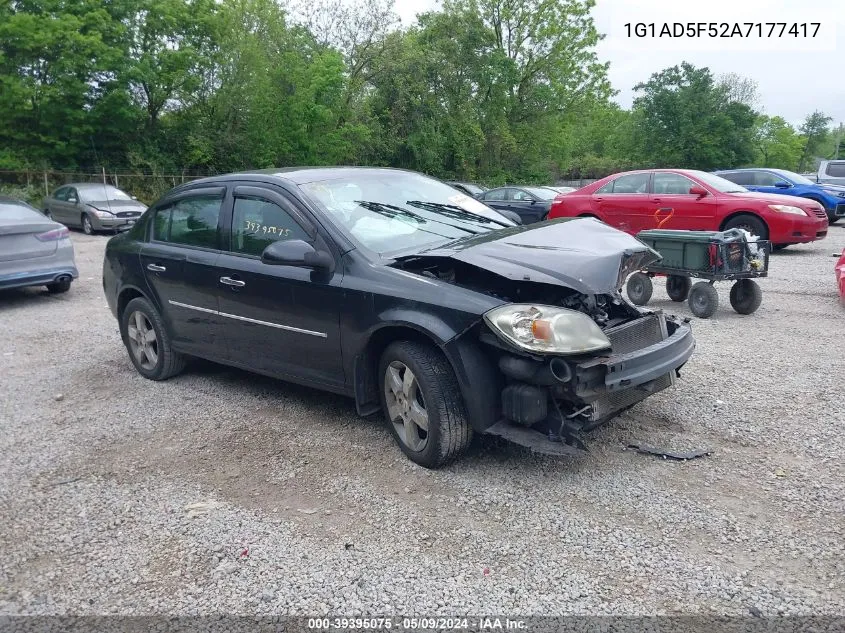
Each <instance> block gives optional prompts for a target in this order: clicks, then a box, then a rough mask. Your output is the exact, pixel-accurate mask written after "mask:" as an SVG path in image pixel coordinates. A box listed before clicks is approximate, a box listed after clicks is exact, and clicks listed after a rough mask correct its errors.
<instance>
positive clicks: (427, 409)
mask: <svg viewBox="0 0 845 633" xmlns="http://www.w3.org/2000/svg"><path fill="white" fill-rule="evenodd" d="M379 377H380V380H379V384H380V387H381V388H380V389H379V392H380V397H381V406H382V410H383V411H384V414H385V419H386V421H387V425H388V427H389V428H390V432H391V433H392V434H393V437H394V438H395V439H396V441H397V442H398V443H399V447H400V448H401V449H402V452H404V453H405V455H407V456H408V458H409V459H411V460H412V461H414V462H416V463H417V464H419V465H420V466H424V467H425V468H439V467H440V466H443V465H444V464H447V463H448V462H450V461H453V460H454V459H456V458H457V457H458V456H459V455H461V454H462V453H463V452H464V451H465V450H466V448H467V447H468V446H469V443H470V441H471V440H472V427H471V426H470V424H469V421H468V419H467V413H466V406H465V405H464V400H463V397H462V396H461V391H460V389H459V387H458V381H457V379H456V378H455V373H454V372H453V371H452V367H451V366H450V365H449V363H448V361H447V360H446V359H445V358H444V357H443V355H442V354H441V353H440V352H439V351H438V350H436V349H434V348H433V347H430V346H427V345H422V344H420V343H415V342H411V341H397V342H395V343H391V344H390V345H389V346H388V347H387V349H386V350H385V351H384V354H382V357H381V362H380V363H379Z"/></svg>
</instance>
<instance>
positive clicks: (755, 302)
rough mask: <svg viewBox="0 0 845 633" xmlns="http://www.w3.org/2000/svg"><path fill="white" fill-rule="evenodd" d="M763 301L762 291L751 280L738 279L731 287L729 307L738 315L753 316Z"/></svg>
mask: <svg viewBox="0 0 845 633" xmlns="http://www.w3.org/2000/svg"><path fill="white" fill-rule="evenodd" d="M762 301H763V291H762V290H761V289H760V284H758V283H757V282H756V281H754V280H753V279H740V280H739V281H737V282H736V283H735V284H734V285H733V286H731V306H733V309H734V310H736V311H737V312H738V313H739V314H753V313H754V312H756V311H757V308H759V307H760V303H762Z"/></svg>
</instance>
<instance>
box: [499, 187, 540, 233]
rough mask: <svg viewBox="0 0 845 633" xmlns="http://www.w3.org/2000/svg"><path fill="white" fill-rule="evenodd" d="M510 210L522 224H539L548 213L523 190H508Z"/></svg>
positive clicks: (535, 199)
mask: <svg viewBox="0 0 845 633" xmlns="http://www.w3.org/2000/svg"><path fill="white" fill-rule="evenodd" d="M509 192H510V200H511V203H510V205H511V207H510V208H511V210H512V211H515V212H516V213H518V214H519V217H521V218H522V223H523V224H532V223H534V222H539V221H540V220H542V219H543V216H545V215H546V213H548V209H547V208H546V206H545V205H543V204H540V201H539V200H537V198H535V197H534V196H533V195H531V194H530V193H528V192H527V191H525V190H524V189H515V188H513V189H509Z"/></svg>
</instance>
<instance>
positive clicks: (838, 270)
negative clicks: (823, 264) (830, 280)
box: [834, 250, 845, 306]
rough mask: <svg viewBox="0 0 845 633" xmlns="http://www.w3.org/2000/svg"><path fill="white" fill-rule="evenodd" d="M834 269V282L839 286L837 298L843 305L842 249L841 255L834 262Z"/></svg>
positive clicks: (844, 253) (844, 266)
mask: <svg viewBox="0 0 845 633" xmlns="http://www.w3.org/2000/svg"><path fill="white" fill-rule="evenodd" d="M834 271H836V283H837V285H838V286H839V299H840V300H841V301H842V305H844V306H845V250H843V251H842V257H840V258H839V261H838V262H836V268H834Z"/></svg>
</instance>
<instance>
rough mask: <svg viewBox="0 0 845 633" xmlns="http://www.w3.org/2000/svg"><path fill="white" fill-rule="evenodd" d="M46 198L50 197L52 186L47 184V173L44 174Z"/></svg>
mask: <svg viewBox="0 0 845 633" xmlns="http://www.w3.org/2000/svg"><path fill="white" fill-rule="evenodd" d="M44 196H45V197H47V198H49V197H50V185H48V184H47V172H46V171H45V172H44Z"/></svg>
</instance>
